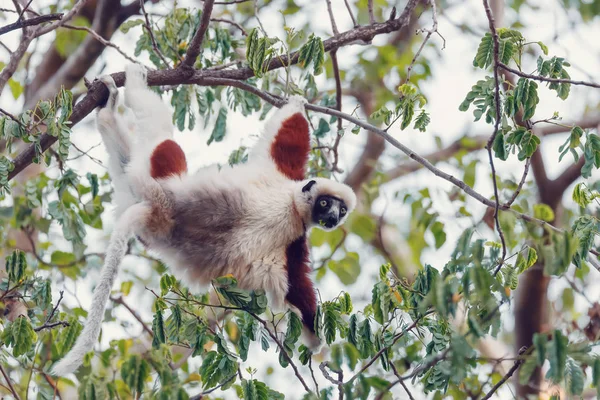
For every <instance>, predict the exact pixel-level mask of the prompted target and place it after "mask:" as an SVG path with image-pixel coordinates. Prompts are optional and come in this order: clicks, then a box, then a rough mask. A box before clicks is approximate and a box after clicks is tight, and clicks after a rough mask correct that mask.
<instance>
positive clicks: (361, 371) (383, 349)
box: [347, 314, 429, 383]
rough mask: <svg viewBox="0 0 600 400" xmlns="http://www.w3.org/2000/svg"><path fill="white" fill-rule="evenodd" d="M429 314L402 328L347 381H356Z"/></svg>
mask: <svg viewBox="0 0 600 400" xmlns="http://www.w3.org/2000/svg"><path fill="white" fill-rule="evenodd" d="M427 315H429V314H425V315H422V316H420V317H419V318H417V319H415V320H414V321H413V323H412V324H410V325H409V326H407V327H406V328H404V329H402V331H401V332H400V333H398V334H396V336H394V339H393V340H392V343H390V344H389V345H387V346H384V347H382V348H381V350H379V351H378V352H377V353H375V355H374V356H373V357H371V359H370V360H369V361H368V362H367V363H366V364H365V365H363V367H362V368H361V369H360V371H358V372H357V373H356V374H354V375H353V376H352V378H350V380H348V382H347V383H351V382H354V380H355V379H356V378H358V377H359V376H360V375H361V374H362V373H363V372H365V371H366V370H367V369H368V368H369V367H370V366H371V365H373V363H374V362H375V361H377V359H378V358H379V357H381V355H382V354H383V353H385V352H386V351H388V350H389V349H391V348H392V347H393V346H394V345H395V344H396V342H397V341H398V340H400V339H401V338H402V337H403V336H404V335H405V334H406V332H408V331H410V330H411V329H413V328H415V327H416V326H417V325H418V324H419V322H421V320H422V319H423V318H424V317H425V316H427Z"/></svg>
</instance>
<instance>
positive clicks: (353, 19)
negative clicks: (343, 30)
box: [344, 0, 358, 28]
mask: <svg viewBox="0 0 600 400" xmlns="http://www.w3.org/2000/svg"><path fill="white" fill-rule="evenodd" d="M344 3H345V4H346V9H347V10H348V14H350V19H351V20H352V26H353V27H354V28H356V27H357V26H358V23H356V18H354V13H353V12H352V8H351V7H350V3H348V0H344Z"/></svg>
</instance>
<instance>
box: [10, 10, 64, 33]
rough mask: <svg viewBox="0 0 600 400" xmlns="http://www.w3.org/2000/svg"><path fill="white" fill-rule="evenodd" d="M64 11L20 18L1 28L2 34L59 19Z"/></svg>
mask: <svg viewBox="0 0 600 400" xmlns="http://www.w3.org/2000/svg"><path fill="white" fill-rule="evenodd" d="M63 15H64V14H63V13H58V14H48V15H40V16H39V17H33V18H29V19H20V20H18V21H17V22H15V23H12V24H9V25H6V26H3V27H2V28H0V35H4V34H5V33H8V32H11V31H14V30H17V29H20V28H23V27H26V26H35V25H40V24H43V23H44V22H50V21H56V20H57V19H61V18H62V17H63Z"/></svg>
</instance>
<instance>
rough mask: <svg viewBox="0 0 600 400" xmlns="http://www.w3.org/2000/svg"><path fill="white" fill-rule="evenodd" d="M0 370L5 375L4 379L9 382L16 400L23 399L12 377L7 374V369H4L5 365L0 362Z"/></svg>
mask: <svg viewBox="0 0 600 400" xmlns="http://www.w3.org/2000/svg"><path fill="white" fill-rule="evenodd" d="M0 372H2V376H3V377H4V380H5V381H6V383H7V384H8V387H9V389H10V391H11V393H12V395H13V396H15V399H16V400H21V398H20V397H19V395H18V394H17V391H16V390H15V387H14V386H13V384H12V381H11V380H10V378H9V376H8V375H7V373H6V371H5V370H4V366H2V364H0Z"/></svg>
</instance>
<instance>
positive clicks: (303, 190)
mask: <svg viewBox="0 0 600 400" xmlns="http://www.w3.org/2000/svg"><path fill="white" fill-rule="evenodd" d="M316 183H317V181H313V180H310V181H308V183H307V184H306V185H304V187H303V188H302V193H305V192H308V191H309V190H310V189H311V188H312V187H313V186H314V185H315V184H316Z"/></svg>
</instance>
